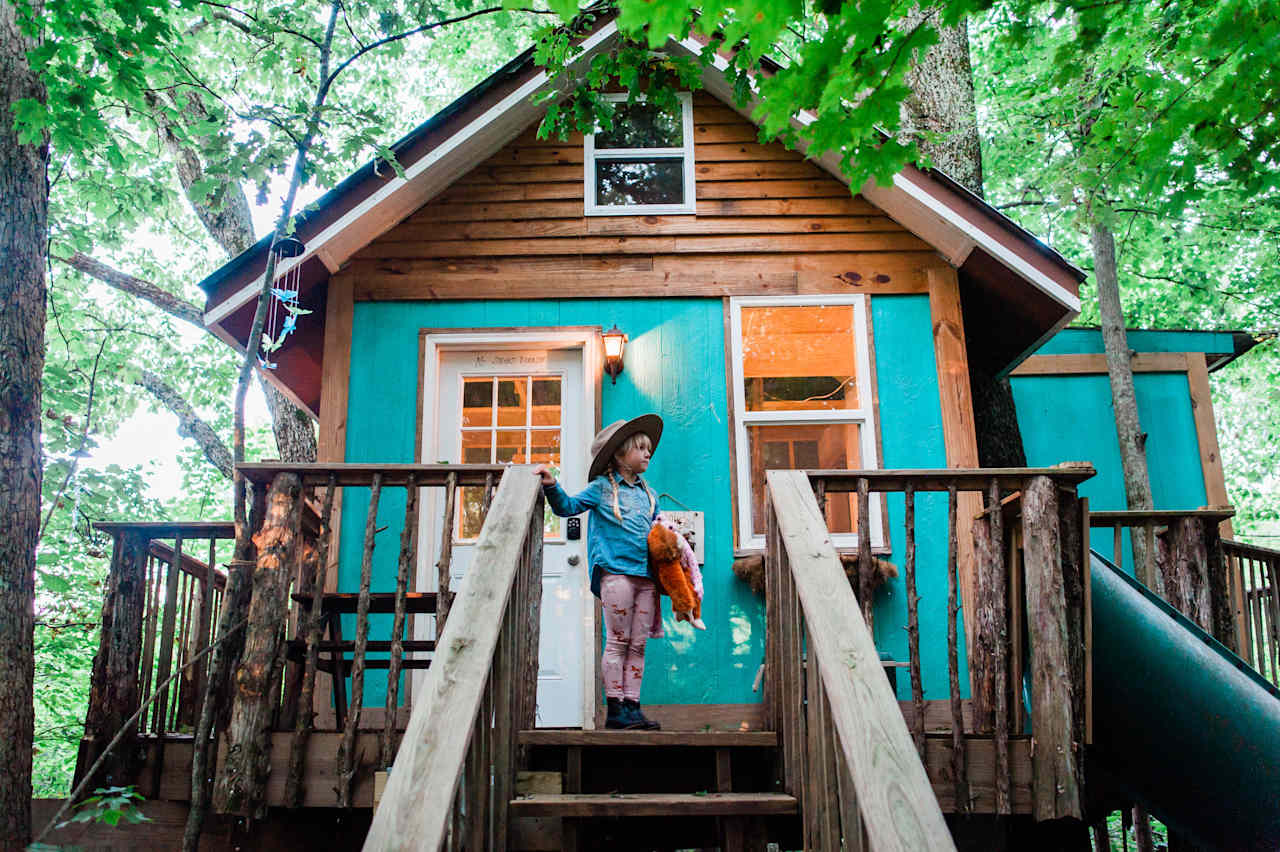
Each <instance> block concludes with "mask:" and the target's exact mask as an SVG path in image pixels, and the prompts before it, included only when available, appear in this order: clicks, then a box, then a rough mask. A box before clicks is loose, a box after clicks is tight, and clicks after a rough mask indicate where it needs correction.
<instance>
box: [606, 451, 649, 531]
mask: <svg viewBox="0 0 1280 852" xmlns="http://www.w3.org/2000/svg"><path fill="white" fill-rule="evenodd" d="M641 444H648V445H650V446H652V444H653V441H652V439H651V438H650V437H649V436H648V435H646V434H645V433H643V432H637V433H636V434H634V435H632V436H631V437H630V438H627V440H626V441H624V442H623V443H622V446H620V447H618V450H617V452H616V453H614V456H613V459H611V460H610V462H609V469H608V470H607V471H605V475H606V476H608V477H609V485H611V486H612V487H613V516H614V517H615V518H617V519H618V521H619V522H621V521H622V509H621V508H620V507H619V505H618V479H617V477H618V475H620V474H619V471H618V456H620V455H623V454H624V453H628V452H630V451H631V450H633V449H635V448H636V447H638V446H640V445H641ZM636 479H637V480H638V481H639V483H640V485H641V486H642V487H643V488H644V493H645V494H647V495H649V516H650V517H652V516H653V512H654V509H656V508H657V505H658V498H657V497H656V496H655V495H654V493H653V489H652V488H650V487H649V483H647V482H645V481H644V477H642V476H638V475H637V476H636Z"/></svg>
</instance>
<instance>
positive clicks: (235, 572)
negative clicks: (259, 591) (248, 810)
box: [182, 486, 267, 852]
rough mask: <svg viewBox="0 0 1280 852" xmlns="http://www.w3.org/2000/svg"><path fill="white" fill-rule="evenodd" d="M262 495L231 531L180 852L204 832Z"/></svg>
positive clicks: (256, 491)
mask: <svg viewBox="0 0 1280 852" xmlns="http://www.w3.org/2000/svg"><path fill="white" fill-rule="evenodd" d="M266 506H267V501H266V494H265V493H264V492H263V490H262V488H261V487H259V486H254V487H253V503H252V505H251V506H250V509H249V518H248V527H249V528H248V530H240V529H237V532H236V540H235V549H234V550H233V551H232V556H231V562H230V564H229V565H228V571H227V582H226V585H225V587H224V588H223V591H222V595H221V597H220V598H219V601H218V617H217V624H218V628H217V633H216V635H215V636H214V638H213V639H212V640H211V642H216V643H217V644H216V645H215V647H214V649H213V652H212V654H211V655H210V660H209V676H208V680H207V681H206V683H205V690H204V694H203V695H202V696H201V698H200V718H199V719H198V720H197V722H196V732H195V736H194V737H193V738H192V749H191V808H190V810H188V811H187V824H186V826H185V828H184V829H183V833H182V852H196V850H197V848H198V847H199V844H200V834H201V832H202V831H203V830H204V818H205V814H206V813H207V812H208V809H209V800H210V798H211V796H212V792H213V790H212V784H213V774H214V764H215V763H216V760H215V761H211V760H209V750H210V748H211V747H212V746H213V744H214V742H215V741H216V739H217V735H218V733H219V732H220V731H224V730H226V727H227V722H228V718H227V717H228V716H229V715H230V707H229V705H230V703H231V702H230V701H229V700H228V698H229V696H230V692H231V678H232V676H233V675H234V673H235V663H236V660H238V659H239V657H240V649H241V648H243V647H244V633H243V631H242V630H241V629H240V628H241V625H242V624H243V623H244V622H245V620H246V616H245V613H246V611H247V610H248V609H249V598H250V596H251V595H252V593H253V575H252V569H253V567H254V565H256V563H257V549H256V548H255V547H254V544H253V537H252V532H253V530H255V529H258V528H259V527H261V526H262V521H263V519H264V517H265V516H266Z"/></svg>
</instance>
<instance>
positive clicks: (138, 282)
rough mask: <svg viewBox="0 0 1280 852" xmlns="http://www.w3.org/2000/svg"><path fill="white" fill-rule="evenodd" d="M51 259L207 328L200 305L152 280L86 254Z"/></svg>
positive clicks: (197, 326)
mask: <svg viewBox="0 0 1280 852" xmlns="http://www.w3.org/2000/svg"><path fill="white" fill-rule="evenodd" d="M50 256H51V257H52V258H53V259H54V260H58V261H61V262H62V263H65V264H66V265H67V266H70V267H71V268H73V269H78V270H80V271H81V272H83V273H84V274H85V275H88V276H90V277H91V278H96V279H98V280H99V281H101V282H102V283H104V284H107V285H109V286H111V287H114V288H116V289H117V290H121V291H123V292H125V293H128V294H129V295H131V296H137V297H138V298H139V299H142V300H143V301H144V302H150V303H151V304H152V305H154V306H155V307H157V308H159V309H160V310H162V311H164V312H165V313H167V314H170V315H171V316H175V317H177V318H178V319H180V320H186V321H187V322H189V323H191V324H192V325H194V326H195V327H196V328H201V329H202V328H204V311H202V310H200V307H199V305H196V304H195V303H194V302H188V301H187V300H186V299H183V298H182V297H180V296H175V295H173V294H172V293H170V292H169V291H168V290H165V289H164V288H163V287H158V286H156V285H155V284H152V283H151V282H150V281H144V280H142V279H141V278H137V277H135V276H133V275H130V274H129V273H127V272H121V271H120V270H118V269H113V268H112V267H110V266H107V265H106V264H105V263H103V262H102V261H100V260H97V259H96V258H92V257H90V256H89V255H87V254H84V253H83V252H76V253H75V254H73V255H71V257H59V256H58V255H56V254H51V255H50Z"/></svg>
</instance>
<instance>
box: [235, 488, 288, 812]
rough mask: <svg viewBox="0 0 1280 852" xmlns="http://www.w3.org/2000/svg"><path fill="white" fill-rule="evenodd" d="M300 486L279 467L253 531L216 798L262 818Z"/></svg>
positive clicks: (237, 809)
mask: <svg viewBox="0 0 1280 852" xmlns="http://www.w3.org/2000/svg"><path fill="white" fill-rule="evenodd" d="M301 498H302V486H301V481H300V480H299V478H298V475H297V474H295V473H280V474H277V475H276V477H275V480H274V481H273V482H272V483H271V491H270V493H269V494H268V496H267V514H266V518H265V520H264V522H263V526H262V529H261V531H260V532H258V534H257V535H255V536H254V537H253V542H254V545H255V546H256V547H257V551H258V557H257V564H256V567H255V569H254V572H253V593H252V598H251V599H250V602H249V620H248V623H247V624H246V626H245V639H244V651H243V652H242V653H241V656H240V665H239V666H238V667H237V669H236V673H235V686H236V691H235V699H234V702H233V705H232V709H231V721H230V724H229V726H228V728H227V756H226V762H225V764H224V765H223V767H222V770H221V772H220V773H219V775H218V781H217V783H216V785H215V786H214V805H215V807H216V808H217V809H218V810H219V811H221V812H224V813H234V814H240V815H242V816H252V817H261V816H263V815H265V813H266V781H267V776H268V775H269V774H270V772H271V721H272V715H273V713H274V711H275V702H276V690H277V688H278V686H279V684H278V683H277V682H275V681H273V680H272V677H271V676H272V673H273V672H274V671H275V669H276V658H277V652H278V650H279V648H278V645H279V643H280V636H281V634H280V629H281V625H283V624H285V623H286V620H287V619H288V617H289V607H288V589H289V578H290V574H291V572H292V570H293V566H294V565H295V559H296V556H297V547H298V543H299V539H300V534H299V533H300V526H301V516H302V499H301Z"/></svg>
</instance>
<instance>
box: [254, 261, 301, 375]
mask: <svg viewBox="0 0 1280 852" xmlns="http://www.w3.org/2000/svg"><path fill="white" fill-rule="evenodd" d="M305 250H306V246H304V245H303V244H302V241H301V240H299V239H298V238H296V237H283V238H281V239H279V240H276V244H275V246H273V247H272V250H271V251H272V253H273V254H274V255H275V261H276V262H275V266H276V268H277V269H279V268H280V267H281V266H282V265H283V264H284V262H285V261H286V260H289V259H291V258H295V257H300V256H301V255H302V253H303V252H304V251H305ZM301 286H302V264H301V263H300V262H299V263H295V264H293V266H291V267H289V269H288V270H287V271H286V272H285V273H284V275H282V276H280V277H278V278H277V279H276V280H275V283H274V284H273V285H272V287H271V303H270V305H269V306H268V308H267V323H266V326H265V327H264V328H263V330H262V355H261V360H262V366H263V367H264V368H266V369H268V370H274V369H275V367H276V365H275V363H273V362H272V361H271V360H270V358H271V355H272V353H274V352H275V351H276V350H278V349H279V348H280V347H281V346H283V345H284V341H285V339H286V338H287V337H288V336H289V335H290V334H293V332H294V331H295V330H296V328H297V325H298V317H300V316H303V315H305V314H309V313H311V311H308V310H305V309H304V308H302V307H300V306H299V305H298V292H299V290H300V289H301Z"/></svg>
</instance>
